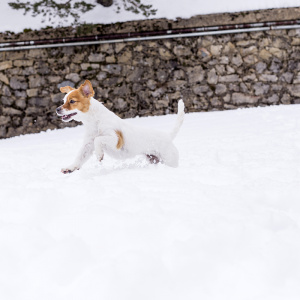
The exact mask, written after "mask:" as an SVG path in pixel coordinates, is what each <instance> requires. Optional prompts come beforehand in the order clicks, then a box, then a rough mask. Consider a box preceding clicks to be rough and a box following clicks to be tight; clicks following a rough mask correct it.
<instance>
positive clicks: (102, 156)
mask: <svg viewBox="0 0 300 300" xmlns="http://www.w3.org/2000/svg"><path fill="white" fill-rule="evenodd" d="M96 157H97V160H98V161H99V162H101V161H102V160H103V158H104V154H102V155H96Z"/></svg>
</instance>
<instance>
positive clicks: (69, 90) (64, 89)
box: [60, 86, 75, 94]
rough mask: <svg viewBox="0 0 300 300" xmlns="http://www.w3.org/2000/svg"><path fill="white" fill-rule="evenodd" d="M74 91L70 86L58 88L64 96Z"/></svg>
mask: <svg viewBox="0 0 300 300" xmlns="http://www.w3.org/2000/svg"><path fill="white" fill-rule="evenodd" d="M73 90H75V89H74V88H72V87H70V86H63V87H61V88H60V91H61V92H62V93H64V94H67V93H69V92H71V91H73Z"/></svg>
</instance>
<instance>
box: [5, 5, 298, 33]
mask: <svg viewBox="0 0 300 300" xmlns="http://www.w3.org/2000/svg"><path fill="white" fill-rule="evenodd" d="M9 2H16V1H12V0H4V1H1V2H0V20H1V31H6V30H9V31H14V32H20V31H23V29H24V28H31V29H40V28H42V27H46V26H54V27H56V26H57V25H59V22H60V21H61V19H55V23H54V24H52V23H51V22H50V21H48V20H47V19H46V21H45V22H44V23H42V20H43V18H42V16H37V17H34V18H33V17H31V14H30V12H29V13H27V15H25V16H24V15H23V11H20V10H13V9H11V8H10V7H9V5H8V3H9ZM29 2H30V1H29ZM57 2H59V1H57ZM60 2H65V1H62V0H60ZM85 2H88V3H91V4H95V0H85ZM141 2H142V3H143V4H145V5H152V6H153V9H156V10H157V13H156V15H155V16H151V18H168V19H176V18H190V17H192V16H195V15H204V14H211V13H225V12H239V11H249V10H250V11H251V10H259V9H270V8H284V7H298V6H299V1H298V0H264V1H261V0H252V1H240V0H230V1H220V0H211V1H204V0H197V1H195V0H185V1H182V0H180V1H179V0H175V1H174V0H173V1H172V5H170V1H161V0H143V1H141ZM115 3H116V4H117V3H122V1H121V0H120V1H118V2H117V1H115ZM121 8H122V5H121ZM145 18H146V17H144V16H143V15H142V14H134V13H132V12H128V11H125V10H124V9H123V8H122V10H121V13H119V14H118V13H116V6H115V5H113V6H111V7H106V8H105V7H103V6H101V5H96V7H95V8H94V9H93V10H91V11H89V12H88V13H85V14H83V15H82V17H81V19H80V22H85V23H88V24H91V23H92V24H99V23H100V24H109V23H116V22H126V21H132V20H140V19H145ZM72 21H73V20H72V18H70V19H69V20H67V22H64V23H63V26H69V25H70V24H71V23H72Z"/></svg>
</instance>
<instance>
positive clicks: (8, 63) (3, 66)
mask: <svg viewBox="0 0 300 300" xmlns="http://www.w3.org/2000/svg"><path fill="white" fill-rule="evenodd" d="M12 67H13V64H12V61H11V60H8V61H2V62H0V71H2V70H6V69H10V68H12Z"/></svg>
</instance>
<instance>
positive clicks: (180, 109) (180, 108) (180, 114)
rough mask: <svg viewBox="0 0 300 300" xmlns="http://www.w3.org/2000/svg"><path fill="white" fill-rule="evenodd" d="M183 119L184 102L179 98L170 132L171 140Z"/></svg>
mask: <svg viewBox="0 0 300 300" xmlns="http://www.w3.org/2000/svg"><path fill="white" fill-rule="evenodd" d="M183 119H184V103H183V101H182V100H179V101H178V112H177V120H176V124H175V126H174V128H173V130H172V131H171V133H170V136H171V139H172V140H174V138H175V137H176V135H177V133H178V131H179V129H180V127H181V125H182V122H183Z"/></svg>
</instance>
